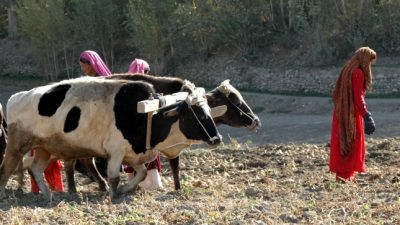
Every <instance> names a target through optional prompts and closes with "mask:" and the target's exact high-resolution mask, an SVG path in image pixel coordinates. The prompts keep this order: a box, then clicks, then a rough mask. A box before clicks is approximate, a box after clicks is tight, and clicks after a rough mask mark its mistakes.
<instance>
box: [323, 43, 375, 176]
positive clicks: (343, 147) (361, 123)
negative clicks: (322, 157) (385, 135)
mask: <svg viewBox="0 0 400 225" xmlns="http://www.w3.org/2000/svg"><path fill="white" fill-rule="evenodd" d="M375 60H376V53H375V51H374V50H372V49H371V48H369V47H362V48H359V49H358V50H357V51H356V52H355V53H354V55H353V56H352V57H351V59H350V60H349V61H347V63H346V64H345V65H344V67H343V69H342V71H341V72H340V75H339V78H338V79H337V81H336V85H335V88H334V91H333V101H334V111H333V119H332V133H331V145H330V146H331V151H330V161H329V170H330V171H331V172H333V173H336V179H337V180H343V181H353V182H354V181H355V177H354V172H359V173H360V172H365V143H364V131H365V133H366V134H368V135H369V134H372V133H373V132H374V131H375V123H374V120H373V119H372V116H371V113H370V112H368V110H367V106H366V103H365V92H366V91H368V90H370V88H371V83H372V73H371V65H372V64H373V63H374V62H375Z"/></svg>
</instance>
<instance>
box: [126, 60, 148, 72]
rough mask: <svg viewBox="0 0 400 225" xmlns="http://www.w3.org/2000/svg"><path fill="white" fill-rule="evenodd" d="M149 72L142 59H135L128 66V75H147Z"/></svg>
mask: <svg viewBox="0 0 400 225" xmlns="http://www.w3.org/2000/svg"><path fill="white" fill-rule="evenodd" d="M149 71H150V66H149V64H148V63H147V62H146V61H144V60H143V59H135V60H133V61H132V63H131V65H129V69H128V73H144V74H147V73H149Z"/></svg>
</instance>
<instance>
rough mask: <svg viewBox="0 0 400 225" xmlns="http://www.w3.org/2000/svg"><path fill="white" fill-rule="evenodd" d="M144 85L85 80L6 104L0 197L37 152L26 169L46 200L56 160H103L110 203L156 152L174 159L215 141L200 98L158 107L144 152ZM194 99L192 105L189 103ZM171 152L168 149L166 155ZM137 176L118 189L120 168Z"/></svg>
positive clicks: (147, 89)
mask: <svg viewBox="0 0 400 225" xmlns="http://www.w3.org/2000/svg"><path fill="white" fill-rule="evenodd" d="M155 94H156V93H155V91H154V88H153V86H152V85H151V84H148V83H146V82H132V81H123V80H104V79H98V78H92V77H83V78H78V79H73V80H66V81H62V82H59V83H55V84H51V85H46V86H42V87H38V88H34V89H32V90H30V91H24V92H19V93H17V94H14V95H13V96H11V97H10V99H9V101H8V104H7V119H8V131H9V133H8V145H7V148H6V154H5V157H4V160H3V163H2V164H1V166H0V194H2V195H4V194H5V192H4V189H5V185H6V183H7V181H8V179H9V177H10V175H11V173H12V172H13V171H14V170H15V168H16V166H17V164H18V163H16V162H20V161H21V160H22V157H23V155H24V154H25V153H27V152H28V151H29V150H30V149H35V150H36V152H35V156H34V160H33V162H32V164H31V166H30V170H31V171H30V172H31V174H32V175H33V177H34V178H35V180H36V181H37V183H38V186H39V189H40V191H41V192H42V193H44V194H45V195H46V196H47V197H49V199H51V192H50V191H49V189H48V187H47V186H46V184H45V182H44V180H43V171H44V169H45V168H46V167H47V165H48V163H49V162H50V161H52V160H55V159H64V160H71V159H79V158H90V157H102V158H107V159H108V168H107V176H108V179H109V185H110V190H109V195H110V197H111V198H113V197H115V196H117V195H118V194H119V193H125V192H127V191H130V190H132V189H134V188H135V187H136V186H137V184H138V183H139V182H140V181H141V180H142V179H144V177H145V176H146V168H145V167H144V165H143V164H144V163H146V162H150V161H152V160H154V158H155V157H156V155H157V154H158V151H160V152H162V153H163V154H167V155H168V154H173V153H174V151H175V150H174V149H175V148H176V146H179V144H187V143H190V144H192V143H198V142H206V143H207V144H209V146H210V147H215V146H216V145H218V144H219V143H220V141H221V139H220V138H221V136H220V134H219V133H218V131H217V129H216V127H215V123H214V121H213V119H212V118H211V115H210V108H209V106H208V105H207V104H206V101H201V97H202V96H193V95H189V96H188V98H187V99H186V101H180V102H178V103H175V104H173V105H170V106H167V107H163V108H160V109H159V110H157V113H155V114H154V115H153V117H152V132H151V138H150V146H149V148H146V128H147V114H141V113H138V112H137V103H138V102H139V101H142V100H146V99H148V98H149V97H150V96H155ZM194 99H195V100H196V102H195V101H193V100H194ZM170 151H171V152H170ZM122 163H124V164H128V165H130V166H132V167H133V168H134V169H135V171H136V176H135V178H134V179H132V180H130V181H129V182H128V183H126V184H124V185H120V186H119V185H118V184H119V169H120V166H121V164H122Z"/></svg>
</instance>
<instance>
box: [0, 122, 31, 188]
mask: <svg viewBox="0 0 400 225" xmlns="http://www.w3.org/2000/svg"><path fill="white" fill-rule="evenodd" d="M30 148H31V140H30V137H29V135H26V134H22V132H19V130H18V129H17V128H16V126H15V125H14V124H12V125H11V126H10V132H9V139H8V144H7V147H6V150H5V155H4V159H3V162H2V164H1V166H0V196H4V195H5V192H4V189H5V186H6V184H7V181H8V179H9V178H10V176H11V174H12V173H14V171H15V168H16V167H17V166H18V165H19V164H21V163H22V158H23V156H24V154H25V153H27V152H28V151H29V149H30Z"/></svg>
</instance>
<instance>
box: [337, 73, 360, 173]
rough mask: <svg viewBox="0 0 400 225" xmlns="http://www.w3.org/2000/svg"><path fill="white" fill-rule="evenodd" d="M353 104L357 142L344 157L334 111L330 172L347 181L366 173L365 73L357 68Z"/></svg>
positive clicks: (354, 74) (353, 79)
mask: <svg viewBox="0 0 400 225" xmlns="http://www.w3.org/2000/svg"><path fill="white" fill-rule="evenodd" d="M352 87H353V103H354V115H355V123H356V133H355V140H354V143H353V147H352V151H351V152H350V153H349V155H347V156H345V157H343V156H341V155H340V127H339V122H338V119H337V118H336V113H335V110H334V111H333V119H332V133H331V152H330V160H329V170H330V171H331V172H333V173H336V176H337V177H341V178H343V179H346V180H351V179H353V178H354V172H359V173H360V172H365V143H364V123H363V122H364V121H363V115H364V114H365V113H366V112H367V107H366V104H365V89H364V72H363V71H362V70H361V69H359V68H357V69H355V70H354V71H353V73H352Z"/></svg>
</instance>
